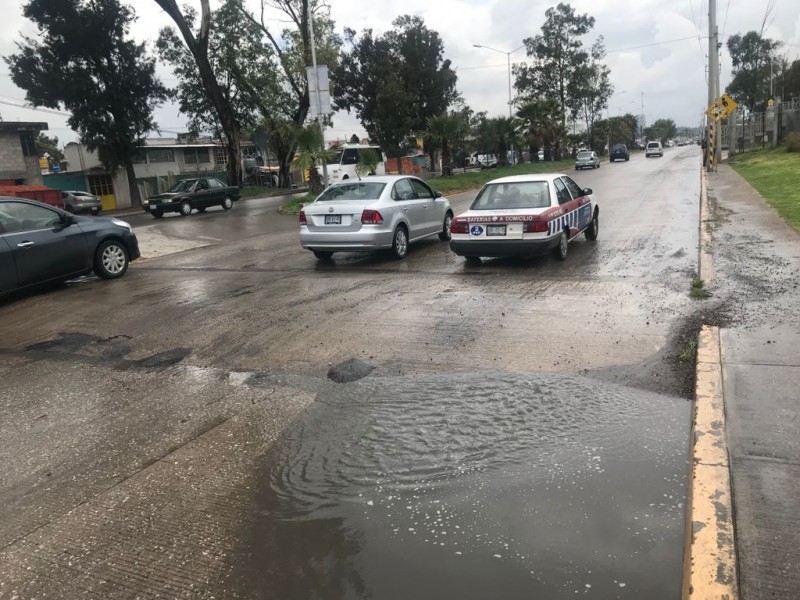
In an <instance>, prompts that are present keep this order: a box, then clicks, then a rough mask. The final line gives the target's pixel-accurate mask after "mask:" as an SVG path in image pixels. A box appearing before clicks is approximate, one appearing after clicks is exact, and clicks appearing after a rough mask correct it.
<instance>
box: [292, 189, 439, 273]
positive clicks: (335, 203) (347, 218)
mask: <svg viewBox="0 0 800 600" xmlns="http://www.w3.org/2000/svg"><path fill="white" fill-rule="evenodd" d="M452 218H453V210H452V209H451V208H450V202H449V201H448V200H447V198H445V197H443V196H442V194H441V193H439V192H435V191H433V190H432V189H431V188H430V187H429V186H428V184H427V183H425V182H424V181H422V180H421V179H418V178H417V177H413V176H408V175H382V176H377V177H367V178H365V179H361V180H353V179H348V180H347V181H342V182H340V183H335V184H333V185H332V186H330V187H329V188H328V189H326V190H325V191H324V192H322V194H320V196H319V197H318V198H317V199H316V200H315V201H314V202H312V203H310V204H307V205H305V206H304V207H303V210H301V211H300V244H301V245H302V246H303V248H306V249H307V250H311V251H312V252H313V253H314V256H316V257H317V258H318V259H320V260H330V258H331V256H333V253H334V252H365V251H370V250H382V249H387V250H391V252H392V254H393V255H394V256H395V258H404V257H405V256H406V254H407V253H408V245H409V244H410V243H412V242H415V241H417V240H419V239H422V238H424V237H427V236H431V235H438V236H439V239H440V240H442V241H443V242H446V241H449V240H450V221H451V220H452Z"/></svg>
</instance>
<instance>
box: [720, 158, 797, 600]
mask: <svg viewBox="0 0 800 600" xmlns="http://www.w3.org/2000/svg"><path fill="white" fill-rule="evenodd" d="M708 194H709V200H710V203H711V205H712V215H711V219H712V223H715V230H714V234H713V235H714V247H713V253H714V269H715V279H716V288H715V289H714V291H715V295H717V296H718V297H719V298H722V300H723V306H724V310H725V311H726V312H727V313H728V314H729V316H730V319H731V325H730V326H729V327H727V328H723V329H722V330H721V332H720V340H721V356H722V379H723V393H724V401H725V412H726V417H727V442H728V444H727V445H728V454H729V461H730V465H731V478H732V484H733V507H734V515H735V530H736V544H737V553H738V567H739V587H740V598H742V599H744V600H762V599H763V600H766V599H770V600H778V599H781V600H792V599H797V598H800V393H798V390H799V389H800V284H799V283H798V282H799V281H800V269H798V266H800V235H799V234H798V233H797V232H796V231H795V230H794V229H792V228H791V227H789V226H788V225H786V224H785V223H784V222H783V220H782V219H781V218H780V217H779V216H778V215H777V213H776V212H775V211H774V210H773V209H772V208H770V207H769V206H768V205H767V204H766V203H765V202H764V200H763V199H762V198H761V197H760V196H759V194H758V193H757V192H756V191H755V190H754V189H753V188H752V187H751V186H750V185H749V184H748V183H747V182H745V181H744V180H743V179H742V178H741V177H739V175H738V174H736V172H735V171H733V170H732V169H731V168H730V167H729V166H727V165H724V164H723V165H720V167H719V171H718V172H717V173H712V174H709V175H708Z"/></svg>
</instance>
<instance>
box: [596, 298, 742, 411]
mask: <svg viewBox="0 0 800 600" xmlns="http://www.w3.org/2000/svg"><path fill="white" fill-rule="evenodd" d="M702 302H703V303H702V305H700V306H698V307H697V308H695V309H694V310H693V311H692V312H691V313H689V314H688V315H686V316H684V317H681V318H678V319H677V320H676V322H675V323H674V324H673V325H672V327H671V328H670V330H669V333H668V335H667V342H666V344H665V345H664V347H663V348H661V349H660V350H659V351H658V352H656V353H655V354H653V355H652V356H650V357H649V358H647V359H646V360H644V361H643V362H641V363H637V364H632V365H620V366H615V367H606V368H603V369H594V370H592V369H588V370H583V371H582V372H581V373H582V374H583V375H586V376H588V377H593V378H596V379H600V380H603V381H611V382H613V383H617V384H620V385H625V386H628V387H632V388H637V389H642V390H646V391H649V392H655V393H657V394H666V395H669V396H676V397H679V398H686V399H687V400H691V399H692V398H694V380H695V361H694V350H695V349H696V346H695V348H692V347H691V346H692V342H694V343H695V344H696V341H697V337H698V335H699V334H700V329H701V328H702V327H703V325H712V326H717V327H726V326H727V325H728V324H729V323H730V322H731V310H730V306H729V305H728V303H727V302H726V301H725V300H722V299H710V300H705V301H702Z"/></svg>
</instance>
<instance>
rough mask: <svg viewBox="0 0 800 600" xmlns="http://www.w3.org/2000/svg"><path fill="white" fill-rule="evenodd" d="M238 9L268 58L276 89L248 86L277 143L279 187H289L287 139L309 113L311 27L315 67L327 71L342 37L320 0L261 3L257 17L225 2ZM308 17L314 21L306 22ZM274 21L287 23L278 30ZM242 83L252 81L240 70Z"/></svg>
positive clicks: (240, 4) (241, 6)
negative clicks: (272, 15)
mask: <svg viewBox="0 0 800 600" xmlns="http://www.w3.org/2000/svg"><path fill="white" fill-rule="evenodd" d="M228 1H229V2H231V3H232V4H235V5H236V6H237V7H238V15H239V18H240V20H243V22H245V23H247V24H249V25H250V26H252V27H255V28H256V29H257V30H258V31H259V33H260V35H261V39H262V44H263V45H264V48H265V51H266V53H267V54H269V55H271V57H272V58H271V62H272V65H271V72H272V76H273V77H274V78H275V81H276V82H277V86H276V87H268V88H266V89H265V88H257V87H255V86H253V87H252V90H251V97H252V101H253V105H254V106H256V107H257V108H258V110H259V112H260V113H261V115H262V118H263V123H264V125H265V126H266V127H267V129H268V130H269V132H270V137H271V139H272V140H273V141H275V142H276V144H275V145H274V146H273V150H274V151H275V154H276V155H277V157H278V161H279V163H280V179H281V182H282V185H288V183H289V168H290V167H291V164H292V161H293V157H294V152H295V148H296V146H295V145H294V136H293V135H287V134H290V133H291V132H292V131H295V130H296V129H297V128H298V127H301V126H302V125H303V124H304V123H305V121H306V119H307V117H308V114H309V109H310V96H309V90H308V81H307V78H306V67H309V66H311V64H312V57H311V26H312V25H313V29H314V40H315V44H316V54H317V64H319V65H327V67H328V70H329V72H331V71H333V70H334V69H335V68H336V65H337V64H338V61H339V48H340V46H341V43H342V42H341V39H340V38H339V36H338V35H337V34H336V31H335V24H334V22H333V20H332V19H331V18H330V7H329V5H328V4H326V3H325V2H323V1H322V0H260V11H259V13H258V16H256V15H255V14H254V13H252V12H250V11H249V10H248V9H247V8H246V7H245V5H244V2H243V1H242V0H228ZM267 9H271V10H274V11H280V12H282V13H283V14H284V15H285V17H286V19H285V20H284V19H279V20H276V19H267V18H266V17H265V14H266V12H267ZM309 13H311V19H313V23H311V22H310V21H309ZM275 23H288V24H289V26H288V27H283V29H280V30H278V29H276V28H275V26H274V24H275ZM240 73H241V76H240V78H239V79H240V84H241V85H243V86H247V85H248V84H249V83H252V81H253V80H252V78H250V77H248V76H247V75H246V73H245V72H244V70H243V69H242V70H240ZM323 121H324V122H327V121H328V119H327V118H323Z"/></svg>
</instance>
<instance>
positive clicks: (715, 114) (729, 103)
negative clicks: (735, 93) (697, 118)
mask: <svg viewBox="0 0 800 600" xmlns="http://www.w3.org/2000/svg"><path fill="white" fill-rule="evenodd" d="M737 106H738V104H736V101H735V100H734V99H733V98H731V97H730V96H728V94H722V96H720V97H719V98H717V99H716V100H714V104H712V105H711V106H709V107H708V110H707V111H706V114H707V115H708V116H709V118H710V119H711V120H712V121H719V120H720V119H725V118H727V116H728V115H729V114H731V113H732V112H733V111H734V110H736V107H737Z"/></svg>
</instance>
